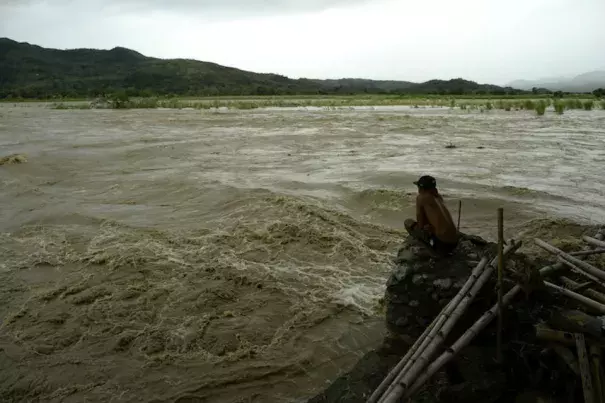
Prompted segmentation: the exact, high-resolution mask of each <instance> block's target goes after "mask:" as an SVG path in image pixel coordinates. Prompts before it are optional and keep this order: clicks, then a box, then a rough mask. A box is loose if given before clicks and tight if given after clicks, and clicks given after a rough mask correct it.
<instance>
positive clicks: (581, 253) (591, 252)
mask: <svg viewBox="0 0 605 403" xmlns="http://www.w3.org/2000/svg"><path fill="white" fill-rule="evenodd" d="M601 253H605V249H592V250H581V251H579V252H571V253H570V254H569V255H570V256H590V255H599V254H601Z"/></svg>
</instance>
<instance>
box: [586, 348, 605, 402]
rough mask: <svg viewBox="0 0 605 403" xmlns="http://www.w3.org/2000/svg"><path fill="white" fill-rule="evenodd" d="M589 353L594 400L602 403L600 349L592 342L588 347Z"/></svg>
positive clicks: (604, 397) (603, 397)
mask: <svg viewBox="0 0 605 403" xmlns="http://www.w3.org/2000/svg"><path fill="white" fill-rule="evenodd" d="M588 351H589V354H590V364H591V369H592V380H593V381H594V382H593V387H594V392H595V402H597V403H604V401H605V396H604V395H603V392H604V391H605V390H604V389H603V367H602V366H601V349H600V348H599V347H598V346H595V345H594V344H593V345H591V346H590V348H589V349H588Z"/></svg>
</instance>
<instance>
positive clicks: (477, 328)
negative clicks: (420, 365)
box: [381, 228, 605, 402]
mask: <svg viewBox="0 0 605 403" xmlns="http://www.w3.org/2000/svg"><path fill="white" fill-rule="evenodd" d="M595 239H598V240H603V239H605V228H602V229H601V230H599V231H598V232H597V234H596V236H595ZM540 242H542V241H540ZM546 245H548V244H546ZM548 246H549V247H550V245H548ZM551 248H552V247H551ZM554 249H556V248H554ZM585 252H589V250H586V251H585ZM561 253H562V252H561ZM587 254H588V253H586V255H587ZM570 257H572V258H573V256H570ZM576 260H577V259H576ZM580 262H581V261H580ZM582 263H584V262H582ZM564 267H565V264H563V263H562V262H557V263H556V264H554V265H550V266H545V267H543V268H542V269H541V270H540V274H541V276H547V275H549V274H551V273H552V272H554V271H556V270H560V269H562V268H564ZM519 291H521V286H519V285H515V286H514V287H513V288H512V289H510V290H509V291H508V292H507V293H506V294H505V295H504V297H503V298H502V306H506V305H507V304H508V303H509V302H510V301H511V300H512V299H513V298H514V297H515V296H516V295H517V294H518V293H519ZM498 305H499V304H496V305H494V306H493V307H492V308H491V309H489V310H488V311H487V312H485V313H484V314H483V315H482V316H481V317H480V318H479V319H478V320H477V321H476V322H475V323H474V324H473V325H472V326H471V327H470V328H469V329H467V331H466V332H465V333H464V334H463V335H462V336H461V337H460V338H459V339H458V340H457V341H456V342H455V343H454V344H453V345H452V346H451V347H450V348H449V349H447V350H446V351H445V352H444V353H443V354H441V355H440V356H439V357H438V358H437V359H436V360H435V361H434V362H433V363H432V364H430V365H429V366H428V368H427V369H426V371H425V372H424V373H423V374H421V376H420V378H418V379H417V380H416V381H415V382H414V383H413V384H412V386H411V387H410V388H409V389H408V391H407V392H406V393H405V396H406V397H410V396H412V395H413V394H414V393H416V392H417V391H418V389H420V387H422V385H424V383H425V382H426V381H427V380H428V379H429V378H430V377H432V376H433V375H434V374H435V373H436V372H437V371H438V370H439V369H441V368H442V367H443V366H444V365H445V364H447V363H448V362H449V361H450V360H451V359H452V358H453V357H454V356H455V355H456V354H457V353H458V352H459V351H460V350H461V349H462V348H464V347H465V346H467V345H468V344H469V343H470V342H471V341H472V339H473V338H474V337H475V336H476V335H477V334H478V333H479V332H481V331H482V330H483V329H484V328H485V327H486V326H487V325H488V324H489V323H490V322H491V320H492V319H493V318H494V316H495V314H496V312H497V309H498ZM545 330H546V329H542V330H541V331H540V333H541V334H542V337H544V333H545ZM547 330H548V332H549V333H550V335H551V336H552V335H553V334H563V335H565V334H566V333H565V332H558V331H553V330H552V329H547ZM537 333H538V330H537ZM570 339H571V340H570V341H572V340H573V338H571V337H570ZM555 340H556V339H555ZM565 340H567V338H566V337H563V341H565ZM391 386H393V385H392V384H391ZM398 397H399V396H395V397H394V399H391V400H384V399H382V400H381V401H385V402H394V401H396V399H397V398H398Z"/></svg>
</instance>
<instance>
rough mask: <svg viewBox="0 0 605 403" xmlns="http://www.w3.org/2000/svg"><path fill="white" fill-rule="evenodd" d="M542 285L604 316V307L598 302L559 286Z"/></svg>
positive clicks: (547, 283) (546, 283) (548, 283)
mask: <svg viewBox="0 0 605 403" xmlns="http://www.w3.org/2000/svg"><path fill="white" fill-rule="evenodd" d="M544 284H545V285H546V286H547V287H549V288H551V289H553V290H555V291H558V292H559V293H561V294H563V295H565V296H566V297H569V298H571V299H574V300H576V301H578V302H580V303H582V304H584V305H586V306H588V307H590V308H593V309H594V310H596V311H599V313H601V314H605V305H603V304H601V303H600V302H597V301H595V300H592V299H590V298H588V297H585V296H584V295H581V294H578V293H577V292H573V291H571V290H568V289H567V288H563V287H560V286H558V285H556V284H553V283H550V282H548V281H545V282H544Z"/></svg>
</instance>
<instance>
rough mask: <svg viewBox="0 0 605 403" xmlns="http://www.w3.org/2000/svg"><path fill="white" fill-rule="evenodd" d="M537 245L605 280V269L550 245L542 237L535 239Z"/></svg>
mask: <svg viewBox="0 0 605 403" xmlns="http://www.w3.org/2000/svg"><path fill="white" fill-rule="evenodd" d="M535 242H536V245H538V246H539V247H541V248H542V249H544V250H546V251H548V252H550V253H553V254H555V255H557V256H560V257H561V258H563V259H564V260H565V261H567V262H570V263H573V264H575V265H576V266H577V267H578V269H581V270H582V271H584V272H587V273H589V274H592V275H593V276H596V277H598V278H599V279H601V280H605V271H603V270H600V269H598V268H596V267H594V266H593V265H591V264H589V263H586V262H584V261H582V260H580V259H578V258H575V257H573V256H570V255H569V254H567V253H565V252H563V251H562V250H560V249H557V248H555V247H554V246H552V245H549V244H548V243H546V242H544V241H542V240H540V239H537V238H536V239H535Z"/></svg>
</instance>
